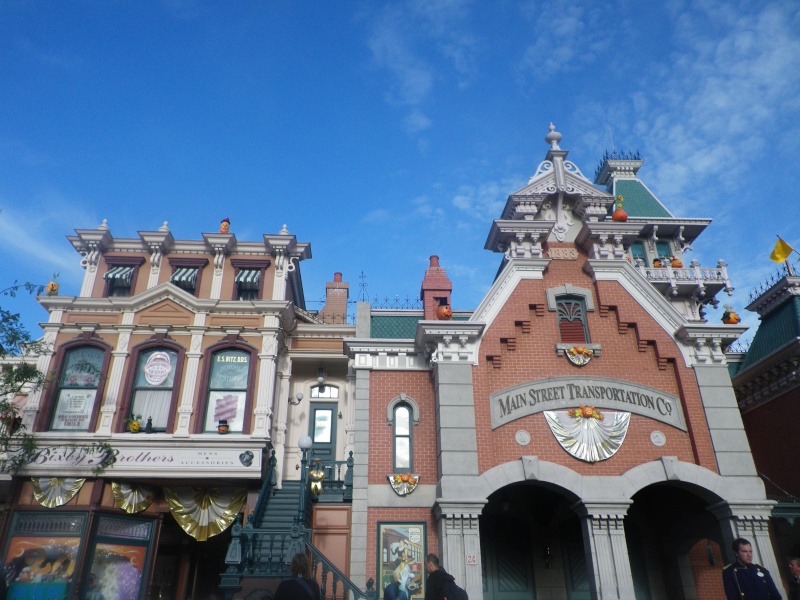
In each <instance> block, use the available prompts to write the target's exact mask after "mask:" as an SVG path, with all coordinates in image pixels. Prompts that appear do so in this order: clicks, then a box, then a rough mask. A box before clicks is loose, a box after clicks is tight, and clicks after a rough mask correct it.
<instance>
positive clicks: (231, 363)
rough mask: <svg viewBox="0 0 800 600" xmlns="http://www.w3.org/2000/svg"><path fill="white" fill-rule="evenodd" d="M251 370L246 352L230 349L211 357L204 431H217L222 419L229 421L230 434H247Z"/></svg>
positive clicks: (220, 351) (215, 353) (248, 355)
mask: <svg viewBox="0 0 800 600" xmlns="http://www.w3.org/2000/svg"><path fill="white" fill-rule="evenodd" d="M250 367H251V357H250V353H249V352H245V351H244V350H238V349H234V348H230V349H225V350H219V351H217V352H214V353H213V354H212V355H211V373H210V376H209V380H208V402H207V404H206V418H205V423H204V426H203V431H216V430H217V425H218V424H219V422H220V421H223V420H224V421H227V422H228V428H229V431H232V432H240V433H241V432H242V431H244V427H245V421H246V420H247V419H246V417H247V389H248V383H249V381H250Z"/></svg>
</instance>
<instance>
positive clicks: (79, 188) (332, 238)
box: [0, 0, 800, 332]
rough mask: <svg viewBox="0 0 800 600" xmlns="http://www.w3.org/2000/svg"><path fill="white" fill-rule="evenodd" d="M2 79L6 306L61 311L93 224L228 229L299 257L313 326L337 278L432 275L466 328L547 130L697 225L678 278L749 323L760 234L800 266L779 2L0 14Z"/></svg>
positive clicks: (239, 6) (456, 2)
mask: <svg viewBox="0 0 800 600" xmlns="http://www.w3.org/2000/svg"><path fill="white" fill-rule="evenodd" d="M0 81H2V82H3V84H2V86H1V87H0V208H2V213H0V243H1V244H2V246H1V247H2V258H3V260H2V261H0V288H3V287H6V286H7V285H10V284H11V283H12V282H13V281H14V280H21V281H34V282H41V283H46V282H47V281H48V280H49V279H50V277H51V275H52V273H54V272H58V273H60V277H59V281H60V282H61V284H62V290H61V294H62V295H71V294H75V293H77V292H78V290H79V289H80V282H81V279H82V276H83V271H82V269H81V267H80V265H79V261H80V256H79V255H78V254H77V253H75V252H74V250H72V247H71V246H70V244H69V243H68V242H67V240H66V236H67V235H70V234H72V233H73V230H74V229H75V228H93V227H96V226H97V225H98V224H99V223H100V222H101V221H102V219H108V224H109V226H110V228H111V232H112V234H113V235H114V236H115V237H135V236H136V232H137V231H143V230H144V231H146V230H150V231H152V230H155V229H157V228H158V227H159V226H160V225H161V224H162V223H163V222H164V221H168V223H169V227H170V229H171V231H172V233H173V235H174V236H175V237H176V238H184V239H187V238H188V239H197V238H199V237H200V233H201V232H211V231H216V230H217V228H218V225H219V221H220V220H221V219H222V218H223V217H229V218H230V219H231V222H232V227H231V231H232V232H233V233H235V234H236V236H237V238H238V239H240V240H260V239H261V237H262V234H264V233H277V232H278V231H279V230H280V228H281V226H282V225H283V224H286V226H287V227H288V229H289V231H290V232H291V233H293V234H295V235H296V236H297V237H298V239H299V240H300V241H304V242H310V243H311V247H312V253H313V257H312V259H311V260H309V261H306V262H304V263H302V265H301V271H302V274H303V279H304V283H305V289H306V299H307V305H308V308H310V309H316V308H320V307H321V304H320V302H319V300H321V299H322V298H323V297H324V292H325V285H324V284H325V282H326V281H330V280H331V279H332V276H333V273H334V272H335V271H341V272H342V273H343V275H344V279H345V280H346V281H349V282H350V284H351V299H352V300H356V299H358V297H359V293H360V287H359V283H360V282H361V281H362V279H361V277H360V275H361V274H362V273H363V274H364V276H365V278H364V280H363V281H365V282H366V284H367V286H366V288H365V291H366V293H367V294H368V295H369V297H370V298H371V299H373V300H374V299H383V298H385V297H389V298H394V297H399V298H400V299H403V298H405V297H407V296H408V297H410V298H414V297H416V296H417V295H418V294H419V287H420V283H421V280H422V277H423V275H424V270H425V268H426V267H427V265H428V257H429V256H430V255H431V254H438V255H439V256H440V260H441V264H442V266H444V267H445V268H446V269H447V272H448V275H449V276H450V278H451V279H452V281H453V285H454V289H453V303H454V307H455V308H456V309H460V308H464V309H466V308H474V307H475V306H476V305H477V304H478V302H479V301H480V299H481V298H482V296H483V295H484V293H485V292H486V290H487V289H488V287H489V286H490V285H491V282H492V279H493V277H494V275H495V272H496V269H497V266H498V264H499V256H498V255H495V254H493V253H491V252H489V251H486V250H484V249H483V245H484V243H485V241H486V236H487V234H488V232H489V227H490V225H491V222H492V219H494V218H498V217H499V216H500V210H501V208H502V206H503V204H504V202H505V199H506V197H507V196H508V195H509V194H510V193H511V192H513V191H515V190H517V189H518V188H520V187H522V186H523V185H524V184H525V183H526V182H527V179H528V178H529V177H530V176H531V175H532V174H533V173H534V171H535V169H536V166H537V165H538V163H539V162H540V161H541V160H543V158H544V155H545V152H546V150H547V147H546V145H545V143H544V141H543V138H544V135H545V134H546V133H547V126H548V124H549V123H550V122H551V121H552V122H554V123H555V125H556V127H557V128H558V131H560V132H561V133H562V134H563V136H564V137H563V140H562V142H561V147H562V148H563V149H566V150H569V151H570V155H569V158H570V160H572V161H573V162H575V163H576V164H577V165H578V166H579V167H580V168H581V170H582V171H583V172H584V173H585V174H586V175H587V176H590V177H591V174H592V173H594V169H595V167H596V166H597V165H598V163H599V161H600V158H601V156H602V154H603V152H604V151H605V150H610V149H612V148H617V149H633V150H636V149H638V150H639V151H640V152H641V154H642V156H643V158H644V159H645V164H644V167H643V168H642V170H641V171H640V173H639V174H640V176H641V178H642V179H643V180H644V181H645V183H647V185H648V186H649V187H650V189H651V190H653V191H654V192H655V193H656V195H658V197H659V198H660V199H661V200H662V202H664V204H665V205H667V207H668V208H670V210H671V211H672V212H673V213H675V214H676V215H678V216H681V217H711V218H713V219H714V223H713V224H712V225H711V226H710V227H709V228H708V229H707V230H706V232H705V233H704V234H703V235H702V236H701V237H700V238H699V239H698V240H697V242H696V243H695V244H694V252H693V254H690V255H689V257H688V258H689V259H691V258H696V259H698V260H699V261H700V263H701V265H703V266H714V265H715V264H716V261H717V260H718V259H720V258H722V259H725V260H726V262H727V263H728V265H729V270H730V273H731V278H732V281H733V284H734V286H736V292H735V295H734V297H733V298H732V299H728V298H727V296H724V297H721V300H722V301H723V302H730V303H731V304H733V305H734V307H735V308H736V309H737V310H738V311H739V312H740V313H741V314H742V316H743V317H745V322H746V323H747V324H749V325H753V326H754V325H756V324H757V318H756V316H755V315H753V314H751V313H746V311H744V306H745V305H746V304H747V303H748V302H747V298H748V293H749V291H750V290H751V289H752V288H754V287H756V286H757V285H759V284H760V283H761V282H762V281H763V280H764V278H765V277H766V276H767V275H768V274H769V273H770V272H772V271H774V270H775V267H776V265H775V264H774V263H771V262H770V261H769V258H768V256H769V253H770V251H771V250H772V247H773V245H774V243H775V235H776V234H780V235H781V236H782V237H784V239H786V240H787V241H788V242H789V243H790V244H792V245H793V246H795V247H798V248H800V232H798V230H797V227H796V224H797V223H798V221H800V219H798V217H800V208H799V204H798V197H797V190H798V189H800V174H798V172H799V171H800V169H798V167H800V93H798V90H800V5H798V4H797V3H796V2H790V1H783V2H750V1H746V0H744V1H716V0H700V1H694V2H681V1H673V2H663V3H660V4H656V3H649V2H636V1H628V0H622V1H615V0H611V1H609V2H603V3H598V2H590V1H582V0H578V1H570V2H561V1H548V2H540V1H536V2H522V1H513V2H512V1H503V0H497V1H495V2H472V1H468V0H431V1H427V2H422V1H406V2H403V1H397V2H377V1H369V2H367V1H361V2H359V1H352V2H350V1H344V0H343V1H337V2H330V1H313V0H308V1H302V2H290V1H285V2H205V1H192V0H163V1H160V2H157V1H143V2H133V1H122V0H120V1H115V2H100V1H97V2H90V1H84V2H78V1H75V2H40V1H27V2H23V1H18V2H3V3H0ZM795 258H797V255H795ZM0 302H2V306H3V307H4V308H10V309H12V310H16V311H18V312H21V313H22V314H23V316H24V318H25V322H26V323H27V325H28V327H29V328H30V329H31V330H32V331H33V332H36V331H38V330H37V325H36V324H37V323H38V322H39V321H43V320H45V319H46V316H47V315H46V312H45V311H44V310H42V309H41V308H40V307H38V305H37V304H36V302H35V300H33V299H31V298H20V297H18V298H16V299H7V298H2V299H1V300H0ZM721 312H722V308H721V306H720V308H719V309H718V310H717V311H713V310H712V311H710V313H709V315H708V317H709V319H710V320H711V321H713V322H718V319H719V317H720V315H721Z"/></svg>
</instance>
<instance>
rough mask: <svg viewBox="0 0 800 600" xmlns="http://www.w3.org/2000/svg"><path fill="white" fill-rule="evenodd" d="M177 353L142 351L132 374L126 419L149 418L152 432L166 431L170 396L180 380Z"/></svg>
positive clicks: (169, 349) (164, 349)
mask: <svg viewBox="0 0 800 600" xmlns="http://www.w3.org/2000/svg"><path fill="white" fill-rule="evenodd" d="M179 364H180V363H179V352H178V351H177V350H175V349H173V348H168V347H155V348H148V349H143V350H141V351H140V352H139V357H138V360H137V361H136V373H135V375H134V380H133V389H132V392H131V401H130V410H129V411H128V414H127V415H126V417H127V416H135V415H141V416H142V420H143V421H147V420H148V419H152V426H153V430H155V431H166V430H167V429H168V427H169V425H170V420H171V419H170V417H171V416H172V404H173V397H174V396H175V395H176V392H177V388H178V384H179V383H180V379H179V378H178V377H177V375H178V374H179V372H180V369H179Z"/></svg>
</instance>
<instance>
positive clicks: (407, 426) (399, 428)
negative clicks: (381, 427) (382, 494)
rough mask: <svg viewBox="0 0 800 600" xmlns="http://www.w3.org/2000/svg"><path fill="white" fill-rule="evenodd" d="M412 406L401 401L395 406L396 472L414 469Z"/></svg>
mask: <svg viewBox="0 0 800 600" xmlns="http://www.w3.org/2000/svg"><path fill="white" fill-rule="evenodd" d="M411 423H412V419H411V407H410V406H409V405H408V404H406V403H405V402H401V403H400V404H397V405H396V406H395V407H394V419H393V432H392V433H393V436H392V437H393V444H392V445H393V450H394V460H393V464H394V470H395V472H399V471H404V472H410V471H412V470H413V469H414V459H413V457H414V453H413V449H414V445H413V435H412V429H411Z"/></svg>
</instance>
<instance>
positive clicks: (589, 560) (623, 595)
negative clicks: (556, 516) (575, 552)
mask: <svg viewBox="0 0 800 600" xmlns="http://www.w3.org/2000/svg"><path fill="white" fill-rule="evenodd" d="M630 505H631V501H630V500H620V501H618V502H607V501H602V502H591V501H586V502H579V503H577V504H576V505H574V506H573V510H575V512H577V513H578V516H579V517H580V518H581V528H582V529H583V549H584V552H585V553H586V564H587V565H591V568H590V569H589V573H590V585H591V588H592V598H594V599H596V600H634V599H635V598H636V594H635V593H634V589H633V575H632V574H631V564H630V560H629V557H628V544H627V541H626V539H625V528H624V526H623V519H624V518H625V514H626V513H627V511H628V507H629V506H630Z"/></svg>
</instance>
